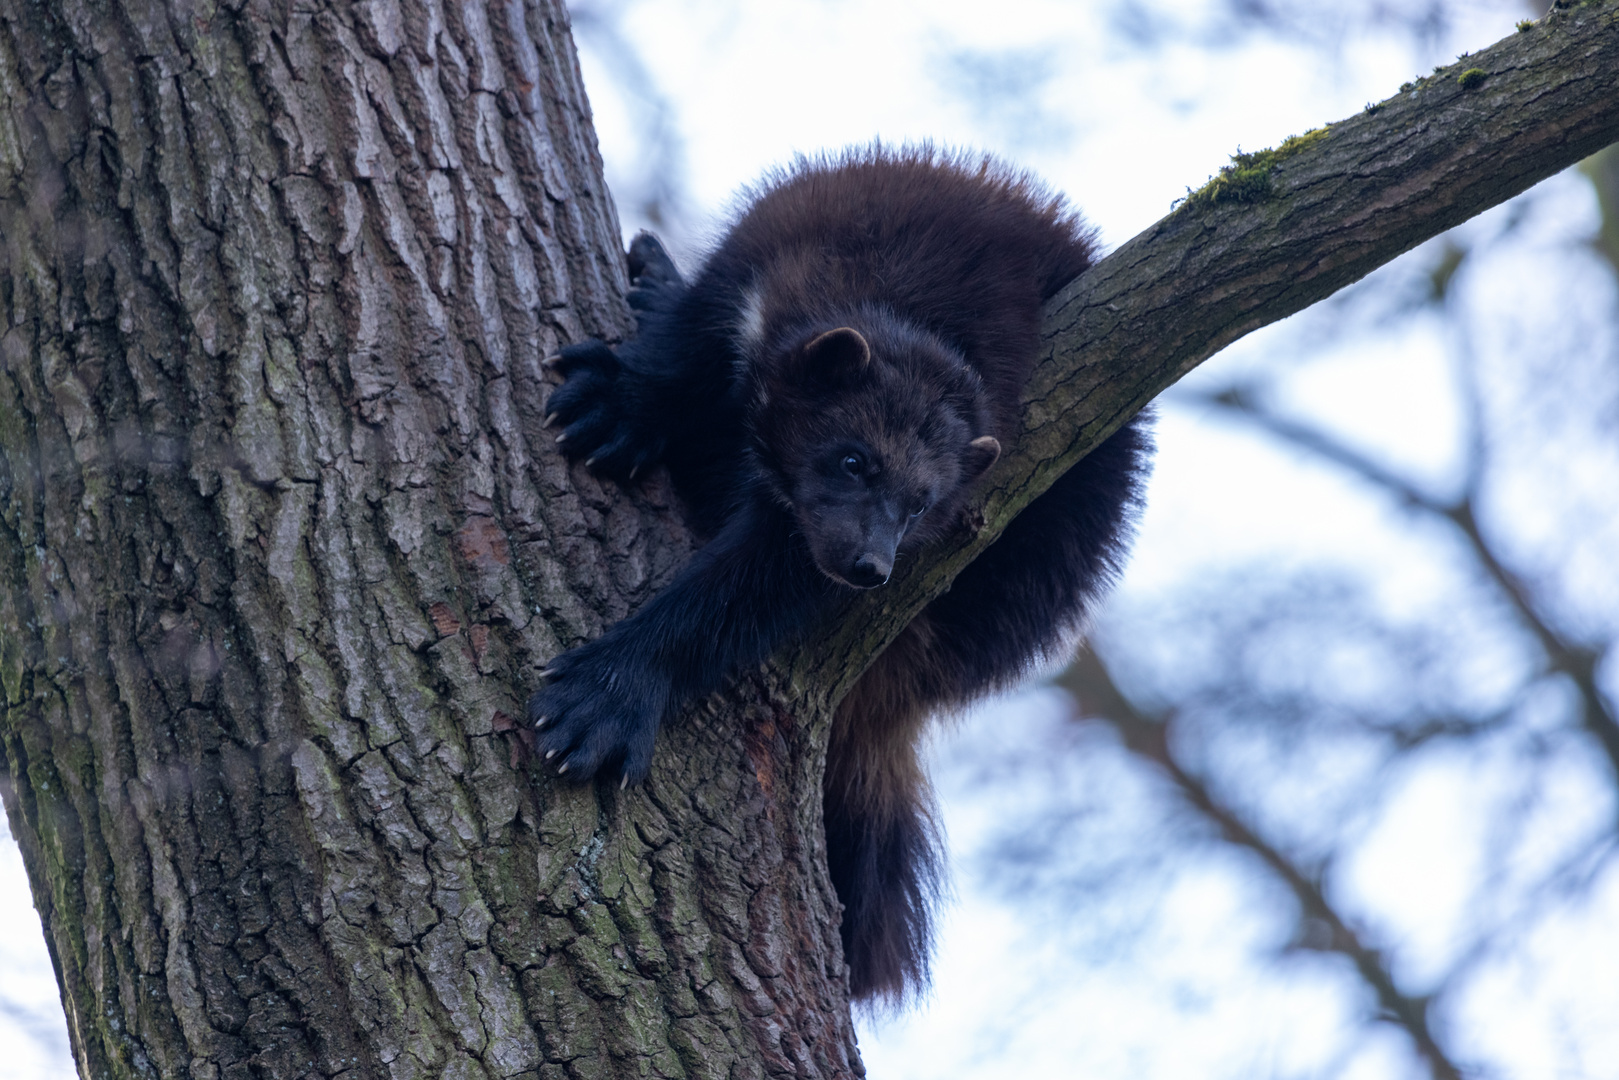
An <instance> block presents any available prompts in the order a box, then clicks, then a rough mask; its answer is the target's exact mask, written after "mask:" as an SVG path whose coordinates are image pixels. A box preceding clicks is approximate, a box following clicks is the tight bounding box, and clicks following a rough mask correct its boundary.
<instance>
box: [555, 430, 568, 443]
mask: <svg viewBox="0 0 1619 1080" xmlns="http://www.w3.org/2000/svg"><path fill="white" fill-rule="evenodd" d="M567 441H568V433H567V432H566V431H564V432H563V433H562V434H561V435H558V436H557V445H558V446H561V445H562V444H563V443H565V442H567Z"/></svg>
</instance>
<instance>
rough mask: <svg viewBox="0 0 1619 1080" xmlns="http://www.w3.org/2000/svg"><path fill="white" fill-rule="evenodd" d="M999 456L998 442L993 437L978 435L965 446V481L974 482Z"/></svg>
mask: <svg viewBox="0 0 1619 1080" xmlns="http://www.w3.org/2000/svg"><path fill="white" fill-rule="evenodd" d="M1000 456H1001V444H1000V440H998V439H996V438H995V436H993V435H980V436H979V437H978V438H976V439H974V440H973V441H972V442H970V443H968V444H967V460H966V462H965V463H964V464H965V465H966V469H967V476H966V479H967V480H976V479H978V478H979V477H980V476H983V475H984V473H986V472H988V471H989V467H990V466H991V465H993V464H995V462H996V461H997V460H999V459H1000Z"/></svg>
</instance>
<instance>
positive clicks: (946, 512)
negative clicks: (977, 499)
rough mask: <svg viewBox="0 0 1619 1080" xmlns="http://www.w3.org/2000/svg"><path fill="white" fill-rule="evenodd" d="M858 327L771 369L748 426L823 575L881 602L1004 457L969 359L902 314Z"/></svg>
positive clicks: (840, 329)
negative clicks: (902, 560) (907, 562)
mask: <svg viewBox="0 0 1619 1080" xmlns="http://www.w3.org/2000/svg"><path fill="white" fill-rule="evenodd" d="M850 321H852V322H857V323H858V327H859V328H858V329H857V328H856V327H855V326H852V325H841V326H840V325H833V326H831V327H830V328H820V327H816V328H810V329H808V330H806V331H804V332H802V333H799V334H796V335H794V339H795V340H793V341H792V342H791V343H790V344H788V345H786V346H785V347H783V348H781V349H779V350H776V351H775V353H774V355H772V356H771V357H769V358H768V360H766V361H765V362H764V363H761V364H760V365H759V367H758V369H757V380H758V381H757V385H756V387H755V390H754V403H753V406H752V408H751V409H750V412H749V420H750V424H751V428H752V430H751V435H752V440H753V447H754V451H755V453H756V454H757V455H758V458H759V461H760V463H761V465H762V466H763V468H764V472H765V476H766V479H767V480H768V482H769V483H770V484H771V486H772V488H773V490H774V492H775V494H776V497H777V498H778V499H779V500H780V501H781V502H782V503H783V504H784V505H786V506H787V507H788V508H789V509H790V510H791V512H792V514H793V517H794V519H795V520H796V522H797V524H798V528H799V530H800V532H801V533H802V534H803V537H804V540H805V542H806V543H807V545H808V547H809V551H810V555H811V557H812V558H813V559H814V560H815V565H816V566H817V567H818V568H819V569H820V570H821V572H822V573H824V574H826V575H827V576H828V577H830V578H832V579H834V580H836V581H839V582H841V583H843V584H845V585H851V586H854V587H855V588H860V589H869V588H873V587H875V586H878V585H881V584H883V583H884V582H886V581H887V580H888V577H889V575H890V574H891V573H892V572H893V569H894V560H895V559H896V558H897V556H898V554H899V553H900V552H901V551H908V550H914V549H915V548H916V547H918V546H920V545H921V544H922V543H924V542H925V541H927V540H929V539H932V538H933V537H935V536H938V535H940V534H942V533H943V532H945V531H946V530H947V529H948V528H949V527H950V525H951V524H952V522H953V521H954V520H956V518H957V516H958V514H959V511H960V509H961V504H962V500H963V499H964V498H965V496H966V493H967V488H968V486H969V485H970V484H971V483H972V482H973V481H974V480H976V479H977V478H978V477H979V476H980V475H982V474H983V472H984V470H986V469H988V468H989V467H990V466H991V465H992V464H994V462H995V460H996V458H997V457H998V456H999V455H1000V450H1001V447H1000V443H999V442H997V441H996V440H995V438H994V437H993V436H991V435H989V434H987V427H988V420H987V407H986V403H985V400H984V391H983V387H982V385H981V383H980V382H979V379H978V376H977V374H976V373H975V372H973V370H972V369H971V368H970V367H968V366H967V364H966V363H965V362H964V361H963V359H962V357H961V355H960V354H959V353H958V352H956V351H955V350H954V349H952V348H950V347H949V346H948V345H946V344H945V343H944V342H942V341H940V340H939V339H938V338H937V337H935V336H933V335H932V334H929V333H927V332H925V331H923V330H920V329H918V328H916V327H914V326H912V325H911V324H909V323H906V322H903V321H901V320H899V319H897V318H895V317H893V316H892V315H886V314H881V313H871V312H864V313H861V314H860V315H859V316H858V317H857V318H855V319H851V320H850Z"/></svg>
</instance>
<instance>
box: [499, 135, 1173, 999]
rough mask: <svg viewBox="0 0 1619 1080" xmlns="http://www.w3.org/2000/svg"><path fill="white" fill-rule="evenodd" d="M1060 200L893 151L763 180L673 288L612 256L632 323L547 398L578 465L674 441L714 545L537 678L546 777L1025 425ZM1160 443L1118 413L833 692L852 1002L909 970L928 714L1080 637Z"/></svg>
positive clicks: (618, 765)
mask: <svg viewBox="0 0 1619 1080" xmlns="http://www.w3.org/2000/svg"><path fill="white" fill-rule="evenodd" d="M1093 253H1094V239H1093V236H1092V234H1091V233H1090V231H1089V230H1088V229H1087V228H1086V227H1085V226H1084V225H1083V224H1082V222H1081V221H1080V219H1079V217H1078V216H1077V215H1076V214H1075V213H1073V212H1071V211H1070V210H1069V209H1068V208H1067V206H1066V204H1065V203H1064V202H1063V201H1062V200H1061V199H1060V198H1058V197H1055V196H1052V195H1050V194H1048V193H1047V192H1045V191H1044V190H1043V189H1042V188H1041V187H1039V186H1038V185H1037V184H1036V183H1035V182H1034V181H1033V180H1031V179H1030V178H1029V177H1027V176H1026V175H1024V174H1022V173H1020V172H1017V171H1015V170H1012V169H1010V168H1008V167H1006V166H1004V165H1001V164H999V163H997V162H996V161H994V160H993V159H988V158H983V159H978V158H971V157H968V156H965V155H957V154H948V153H943V152H940V151H936V150H933V149H931V148H925V147H924V148H913V149H905V150H894V149H890V148H885V147H882V146H874V147H870V148H865V149H860V150H854V151H849V152H846V153H844V154H842V155H839V156H833V157H825V158H819V159H814V160H800V161H799V162H798V164H797V165H795V166H793V167H792V168H789V169H786V170H783V171H781V172H779V173H776V174H774V175H772V176H770V177H768V178H767V179H766V180H765V181H764V182H763V183H762V184H761V185H759V186H758V188H757V189H755V190H754V191H753V192H752V193H751V196H750V197H749V198H748V199H747V205H746V208H745V209H744V210H743V211H742V212H741V214H740V215H739V216H738V218H737V219H736V222H735V224H734V225H733V226H732V227H731V228H730V230H729V231H728V232H727V233H726V235H725V236H724V238H723V239H722V240H721V241H720V243H719V245H718V246H717V247H716V248H715V250H714V251H713V253H712V254H711V255H710V256H709V258H708V260H707V262H706V263H705V264H704V265H703V267H702V269H701V270H699V271H698V272H697V273H696V275H695V276H694V277H693V279H692V280H691V282H690V283H689V284H688V283H687V282H686V281H685V280H684V279H683V278H682V277H681V275H680V274H679V273H678V271H677V270H676V269H675V266H674V264H673V262H672V261H671V260H670V258H669V256H668V255H667V253H666V252H665V251H664V249H663V247H662V245H661V244H660V243H659V242H658V241H657V239H656V238H655V237H652V236H651V235H650V234H646V233H643V234H641V235H640V236H638V237H637V238H636V240H635V241H634V243H632V245H631V248H630V253H629V258H630V264H629V265H630V274H631V285H632V289H631V292H630V294H629V300H630V303H631V305H632V307H634V308H635V309H636V311H637V314H638V332H637V334H636V336H635V337H634V338H633V339H632V340H630V341H628V342H626V343H624V344H622V345H619V346H618V347H617V348H612V347H609V346H607V345H605V344H603V343H601V342H596V341H589V342H584V343H581V344H578V345H573V346H569V347H568V348H565V349H563V350H562V352H561V355H560V356H559V357H558V358H557V360H556V366H557V367H558V368H559V370H560V371H561V373H562V374H563V376H564V382H563V383H562V385H561V386H559V387H558V388H557V389H556V390H555V391H553V392H552V394H551V396H550V398H549V400H548V402H547V405H546V408H547V416H546V422H547V424H549V425H552V426H557V427H560V429H561V433H560V435H559V436H558V440H557V441H558V442H559V443H560V444H561V445H562V447H563V449H564V451H565V452H566V453H567V454H569V455H570V456H573V457H576V458H583V459H584V460H585V462H586V463H587V465H588V466H589V467H590V468H591V469H592V470H594V471H596V472H598V473H600V474H603V475H606V476H608V477H612V478H615V479H617V480H619V481H620V482H623V483H630V482H633V481H634V480H635V478H636V477H638V476H640V475H641V474H642V473H644V472H645V471H646V470H648V469H650V468H652V467H654V466H656V465H660V464H661V465H663V466H665V467H666V468H667V469H668V470H669V474H670V477H671V479H672V481H673V483H674V485H675V489H676V491H677V492H679V494H680V496H681V497H682V500H683V501H684V503H685V504H686V506H687V507H688V509H689V512H690V514H691V516H692V519H693V522H694V525H695V528H696V529H697V531H698V532H699V534H700V535H701V536H703V537H705V538H706V543H705V544H704V545H703V547H702V548H700V549H699V550H698V551H697V553H696V554H695V555H694V556H693V558H692V560H691V562H690V563H689V564H688V565H687V566H686V567H685V568H684V569H683V570H682V571H681V572H680V573H679V575H678V576H677V577H676V578H675V579H674V580H673V581H672V582H671V583H670V584H669V585H668V587H666V588H665V589H664V590H663V591H662V592H660V593H659V594H658V595H657V596H655V597H654V598H653V599H652V600H651V601H649V602H648V603H647V604H646V605H645V606H644V607H643V608H641V610H639V611H637V612H636V613H635V614H634V615H633V616H631V617H630V618H627V619H625V620H623V621H622V622H619V623H618V624H617V625H615V626H613V627H612V628H610V629H609V630H608V631H607V632H606V633H605V634H603V635H602V636H601V637H600V638H598V639H596V640H595V641H591V642H589V643H587V644H585V645H582V646H580V647H578V648H576V649H572V650H570V651H568V652H566V653H563V654H562V655H560V656H558V657H556V658H555V659H554V660H553V661H552V662H551V664H550V666H549V667H548V668H547V669H546V671H545V672H544V678H545V685H544V686H543V688H542V689H540V690H539V691H538V692H537V693H535V694H534V696H533V698H532V699H531V700H530V702H529V707H528V712H529V718H530V720H531V721H532V722H533V723H534V725H535V727H536V728H537V729H538V735H537V738H538V745H539V748H540V752H541V754H542V756H543V758H544V759H545V760H546V761H549V762H550V763H551V764H553V765H554V766H555V767H556V768H557V770H558V772H559V773H561V774H563V775H565V776H568V777H577V778H579V779H586V778H589V777H592V776H595V775H596V774H598V773H604V772H605V773H607V774H608V775H610V776H612V777H613V778H615V779H617V780H619V781H620V783H623V784H628V783H631V782H635V781H638V780H640V779H642V778H643V777H645V776H646V773H647V770H648V768H649V766H650V762H651V758H652V751H653V745H654V741H655V737H656V735H657V732H658V728H659V726H660V725H662V724H663V723H664V722H665V721H666V720H671V719H673V718H674V717H675V715H676V714H677V713H678V712H679V710H680V709H681V708H682V707H683V706H684V705H686V704H687V703H689V702H691V701H693V700H694V699H697V698H700V697H703V696H705V695H707V694H708V693H710V692H711V691H713V690H715V689H717V688H718V687H719V686H721V685H722V684H723V683H724V681H725V680H726V678H727V677H728V676H730V675H731V674H733V673H735V672H737V671H739V670H742V669H746V668H750V667H752V666H754V665H757V664H759V663H760V662H762V661H763V660H764V659H766V658H767V657H768V656H769V655H771V654H772V653H773V652H775V651H776V650H777V649H779V648H781V647H783V646H785V645H787V644H789V643H792V642H794V641H797V640H801V639H802V637H803V636H804V635H805V634H806V633H807V632H809V631H810V630H812V629H813V628H814V627H815V626H816V625H817V623H818V621H819V620H820V619H822V618H823V617H825V616H826V615H827V613H828V611H829V609H831V608H832V607H834V606H835V604H836V602H837V600H838V598H839V597H840V595H844V594H846V592H847V590H851V589H874V588H880V587H882V586H883V585H884V584H885V583H886V582H887V581H888V579H889V576H890V575H891V574H892V572H893V569H894V564H895V561H896V560H897V559H899V558H900V557H901V556H903V555H906V554H909V553H911V552H914V551H916V550H918V549H920V548H922V547H924V546H925V545H926V544H927V543H928V542H929V541H930V540H934V539H937V538H939V537H941V536H943V535H945V534H946V533H948V532H949V531H951V530H952V529H956V528H959V527H961V523H962V521H963V519H964V511H965V509H966V503H967V498H968V496H969V495H970V493H971V490H972V486H973V484H974V482H975V481H976V480H977V479H978V478H979V477H981V476H982V475H983V474H984V473H985V472H986V471H987V470H988V469H989V468H990V466H992V465H993V464H994V463H995V461H996V460H997V458H998V457H999V455H1000V453H1001V448H1002V446H1003V445H1004V444H1005V443H1006V441H1007V440H1009V439H1011V438H1012V437H1013V435H1014V434H1015V433H1016V432H1017V430H1018V425H1019V418H1020V394H1021V391H1022V389H1023V385H1024V383H1025V382H1026V381H1027V380H1028V377H1029V373H1030V370H1031V369H1032V367H1033V364H1034V361H1035V355H1036V350H1037V343H1038V332H1039V325H1040V310H1041V305H1042V304H1043V303H1044V302H1045V301H1046V300H1047V299H1049V298H1050V297H1051V296H1052V295H1053V294H1054V293H1055V292H1056V291H1057V290H1058V289H1059V288H1061V287H1062V286H1063V285H1065V284H1067V283H1068V282H1069V281H1071V280H1073V279H1074V278H1075V277H1077V276H1078V275H1079V274H1080V273H1081V272H1082V271H1083V270H1084V269H1085V268H1086V267H1087V266H1089V265H1090V263H1091V261H1092V258H1093ZM1149 454H1150V442H1149V436H1148V433H1147V430H1146V422H1145V421H1144V420H1142V419H1141V418H1139V417H1138V418H1137V419H1135V420H1132V421H1131V422H1130V423H1128V424H1126V425H1125V426H1124V427H1123V428H1121V429H1120V430H1119V431H1118V432H1117V433H1115V434H1114V435H1113V436H1112V437H1111V438H1109V439H1108V440H1107V441H1106V442H1104V443H1103V444H1102V445H1100V446H1099V447H1097V448H1096V449H1095V450H1094V451H1092V452H1091V454H1090V455H1089V456H1088V457H1086V458H1084V459H1083V460H1082V461H1080V462H1079V464H1077V465H1076V466H1075V467H1074V468H1072V469H1070V470H1069V471H1068V472H1067V473H1065V474H1064V475H1063V476H1062V477H1061V478H1060V479H1059V480H1058V481H1057V482H1056V483H1055V484H1054V485H1053V486H1052V487H1051V488H1050V489H1049V490H1048V491H1047V492H1046V493H1045V494H1043V495H1041V496H1040V497H1039V498H1038V499H1036V500H1035V501H1034V502H1032V503H1031V504H1030V505H1029V506H1028V507H1027V508H1026V509H1025V510H1024V511H1023V512H1022V513H1021V514H1019V515H1018V517H1017V518H1016V519H1014V520H1013V521H1012V523H1011V524H1010V525H1009V526H1008V527H1007V529H1006V531H1005V532H1004V533H1003V534H1002V535H1001V537H1000V538H999V539H998V540H996V542H995V543H994V544H993V545H991V546H990V547H989V548H988V549H987V550H986V551H985V552H984V553H983V554H982V555H980V556H979V557H978V558H977V559H976V560H975V561H973V562H972V563H971V564H970V565H968V566H967V568H966V569H965V570H963V571H962V572H961V574H960V576H958V577H957V579H956V581H955V583H954V585H953V586H952V587H951V589H950V591H948V592H946V593H945V594H944V595H942V596H940V597H939V598H938V599H936V600H934V601H933V602H932V603H930V604H929V605H928V607H927V608H926V609H924V610H923V611H922V613H921V614H919V615H918V616H917V617H916V618H915V619H914V620H913V621H912V622H911V623H910V625H909V626H908V627H907V628H906V629H905V630H904V632H903V633H902V634H901V635H900V636H899V637H898V638H897V639H896V640H895V641H894V642H893V644H891V645H890V646H889V647H888V648H887V649H886V650H885V651H884V652H883V653H882V655H881V656H879V657H878V658H877V659H876V660H875V661H874V662H873V664H872V666H871V667H870V668H869V669H868V670H867V671H866V672H865V673H864V674H863V675H862V676H861V678H860V680H859V681H858V682H857V683H856V685H855V686H854V688H853V689H852V690H851V691H850V692H849V694H848V695H847V696H846V697H845V699H844V700H843V701H842V702H841V704H840V705H839V707H838V710H837V714H836V717H835V719H834V723H833V728H832V733H831V742H830V745H829V747H828V757H827V766H826V777H825V784H824V797H825V807H824V813H825V824H826V840H827V855H828V863H829V868H830V871H831V875H832V880H833V883H834V884H835V885H836V887H837V891H838V897H839V899H840V900H841V901H842V902H843V905H844V913H843V924H842V936H843V946H844V955H845V958H846V959H847V961H848V964H849V970H850V990H851V993H852V995H853V997H854V998H855V999H856V1000H864V999H870V998H874V997H884V998H888V999H890V1000H894V1001H898V1000H900V999H902V998H903V996H904V995H905V994H906V993H907V991H909V990H914V989H916V988H917V987H919V986H920V985H922V984H923V983H924V982H925V980H926V975H927V964H928V959H929V956H930V951H931V942H930V935H929V917H930V910H931V907H932V904H933V901H934V899H935V898H936V896H937V893H938V890H939V887H940V881H941V877H940V875H941V873H942V855H941V849H940V838H939V835H938V829H937V826H936V822H935V814H934V807H933V801H932V796H931V793H930V788H929V785H928V780H927V776H926V774H925V772H924V770H923V768H922V766H921V763H920V761H919V758H918V752H919V744H920V742H921V738H922V735H923V733H924V731H925V730H926V724H927V721H928V719H929V718H930V717H932V716H934V715H937V714H940V713H947V712H949V711H951V710H953V709H957V708H959V707H961V706H962V705H964V704H966V703H968V702H970V701H972V700H974V699H976V698H979V697H982V696H983V695H985V694H987V693H989V692H992V691H995V690H998V689H1002V688H1005V687H1008V686H1011V685H1013V684H1015V683H1016V682H1017V681H1018V680H1019V679H1021V678H1024V677H1026V675H1027V674H1028V672H1029V671H1030V669H1031V668H1032V667H1033V666H1034V665H1035V664H1037V663H1039V662H1040V661H1041V660H1043V659H1048V658H1050V659H1059V658H1061V657H1062V656H1063V655H1064V653H1065V652H1066V651H1067V650H1069V649H1071V648H1072V646H1073V642H1074V638H1075V636H1076V635H1077V633H1078V632H1079V630H1080V628H1081V627H1082V625H1083V623H1084V620H1085V618H1086V616H1087V613H1088V609H1089V608H1090V606H1091V605H1092V604H1093V603H1094V601H1095V599H1096V598H1097V596H1098V595H1099V594H1100V593H1101V592H1102V591H1104V590H1105V588H1106V587H1107V586H1108V585H1109V584H1110V582H1111V581H1112V580H1113V578H1114V577H1115V576H1116V575H1117V572H1118V569H1119V565H1120V561H1121V559H1122V557H1123V553H1124V549H1125V546H1126V544H1127V542H1128V539H1129V535H1130V533H1131V529H1132V523H1133V520H1134V516H1135V513H1136V510H1137V507H1138V506H1139V503H1140V499H1141V489H1142V486H1143V484H1144V481H1145V474H1146V469H1147V461H1148V457H1149Z"/></svg>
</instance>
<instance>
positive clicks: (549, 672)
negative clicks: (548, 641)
mask: <svg viewBox="0 0 1619 1080" xmlns="http://www.w3.org/2000/svg"><path fill="white" fill-rule="evenodd" d="M556 673H557V669H556V668H555V667H548V668H541V669H540V678H542V679H549V678H550V677H551V676H553V675H555V674H556Z"/></svg>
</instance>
